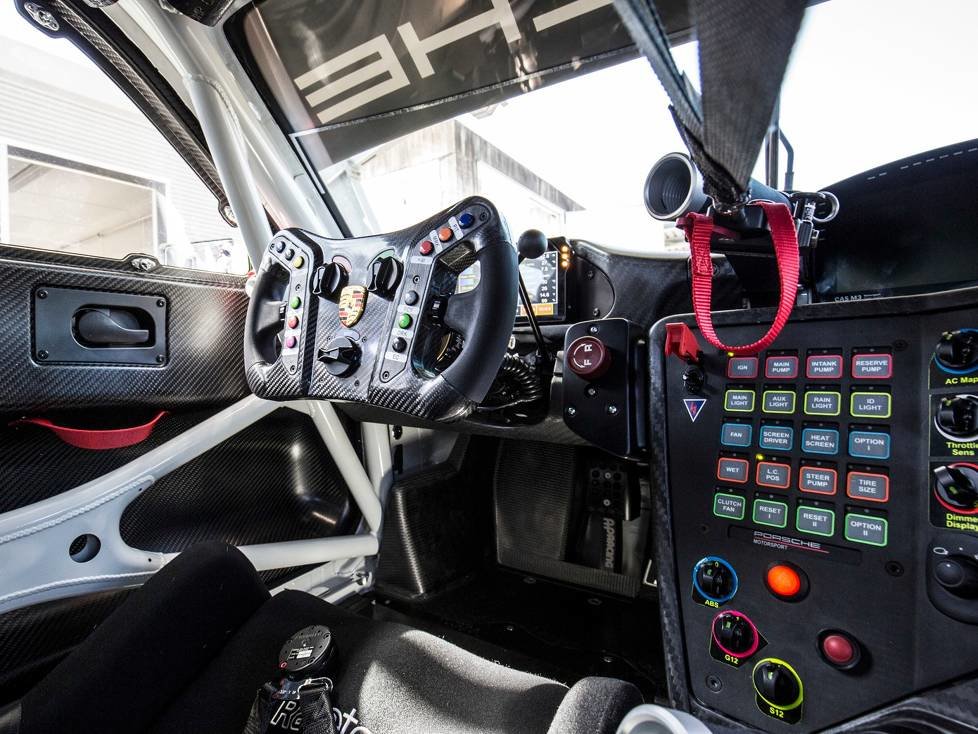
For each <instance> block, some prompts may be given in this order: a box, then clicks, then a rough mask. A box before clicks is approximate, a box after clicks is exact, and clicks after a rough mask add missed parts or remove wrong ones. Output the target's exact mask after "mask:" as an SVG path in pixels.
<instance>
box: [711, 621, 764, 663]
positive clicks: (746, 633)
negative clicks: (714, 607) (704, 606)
mask: <svg viewBox="0 0 978 734" xmlns="http://www.w3.org/2000/svg"><path fill="white" fill-rule="evenodd" d="M713 641H714V642H716V644H717V646H718V647H720V649H722V650H723V651H724V652H726V653H730V654H731V655H733V656H734V657H738V658H746V657H750V656H751V655H753V654H754V653H755V652H757V646H758V644H759V642H760V638H759V636H758V634H757V627H755V626H754V623H753V622H751V621H750V620H749V619H748V618H747V615H745V614H741V613H740V612H732V611H731V612H720V613H719V614H718V615H717V616H716V617H714V619H713Z"/></svg>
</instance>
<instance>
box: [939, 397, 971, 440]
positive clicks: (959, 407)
mask: <svg viewBox="0 0 978 734" xmlns="http://www.w3.org/2000/svg"><path fill="white" fill-rule="evenodd" d="M934 425H935V426H936V428H937V431H938V432H939V433H940V434H941V435H942V436H944V437H945V438H947V439H949V440H951V441H969V440H971V439H974V438H978V396H975V395H952V396H950V397H946V398H942V399H941V402H940V403H939V404H938V406H937V414H936V415H935V416H934Z"/></svg>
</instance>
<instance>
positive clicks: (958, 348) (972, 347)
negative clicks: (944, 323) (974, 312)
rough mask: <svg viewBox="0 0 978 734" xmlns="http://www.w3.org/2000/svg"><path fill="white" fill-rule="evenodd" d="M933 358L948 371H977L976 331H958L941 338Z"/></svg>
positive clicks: (977, 338) (977, 349)
mask: <svg viewBox="0 0 978 734" xmlns="http://www.w3.org/2000/svg"><path fill="white" fill-rule="evenodd" d="M934 358H935V359H936V360H937V363H938V364H939V365H941V366H942V367H946V368H947V369H949V370H954V371H964V372H968V371H971V370H973V369H978V331H976V330H974V329H959V330H958V331H949V332H947V333H945V334H944V335H943V336H941V340H940V341H939V342H938V343H937V348H936V349H935V350H934Z"/></svg>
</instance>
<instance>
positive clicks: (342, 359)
mask: <svg viewBox="0 0 978 734" xmlns="http://www.w3.org/2000/svg"><path fill="white" fill-rule="evenodd" d="M318 358H319V361H320V362H322V363H323V364H325V365H326V369H327V370H329V374H331V375H333V376H334V377H346V376H348V375H350V374H352V373H353V372H354V371H356V369H357V367H359V366H360V346H359V345H358V344H357V343H356V342H355V341H353V340H352V339H350V338H349V337H347V336H338V337H336V338H335V339H333V340H332V341H330V342H329V343H328V344H327V345H326V346H325V347H323V348H322V349H320V350H319V355H318Z"/></svg>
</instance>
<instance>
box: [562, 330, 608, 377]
mask: <svg viewBox="0 0 978 734" xmlns="http://www.w3.org/2000/svg"><path fill="white" fill-rule="evenodd" d="M567 366H568V367H570V370H571V372H573V373H574V374H575V375H578V376H579V377H583V378H584V379H585V380H596V379H598V378H599V377H601V375H603V374H604V373H605V372H607V371H608V368H609V367H611V352H610V351H608V347H606V346H605V344H604V342H603V341H601V340H600V339H598V338H597V337H596V336H579V337H578V338H577V339H575V340H574V341H572V342H571V344H570V346H569V347H568V348H567Z"/></svg>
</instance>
